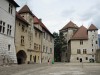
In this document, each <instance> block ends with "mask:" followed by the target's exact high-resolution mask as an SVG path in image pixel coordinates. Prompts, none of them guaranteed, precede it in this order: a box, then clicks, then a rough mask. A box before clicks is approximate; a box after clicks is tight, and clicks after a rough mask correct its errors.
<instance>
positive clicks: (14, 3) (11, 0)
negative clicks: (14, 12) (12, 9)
mask: <svg viewBox="0 0 100 75" xmlns="http://www.w3.org/2000/svg"><path fill="white" fill-rule="evenodd" d="M7 1H9V2H10V3H12V4H13V5H14V6H16V7H19V5H18V4H17V3H16V2H15V1H14V0H7Z"/></svg>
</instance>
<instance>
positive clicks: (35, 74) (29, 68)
mask: <svg viewBox="0 0 100 75" xmlns="http://www.w3.org/2000/svg"><path fill="white" fill-rule="evenodd" d="M0 75H100V64H98V63H83V64H82V63H55V64H50V65H48V64H30V65H13V66H5V67H0Z"/></svg>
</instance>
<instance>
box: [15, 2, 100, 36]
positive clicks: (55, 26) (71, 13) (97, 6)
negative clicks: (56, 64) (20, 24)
mask: <svg viewBox="0 0 100 75" xmlns="http://www.w3.org/2000/svg"><path fill="white" fill-rule="evenodd" d="M15 1H16V2H17V3H18V4H19V5H20V8H21V7H23V6H24V5H25V4H27V5H28V6H29V8H30V10H31V11H32V12H33V14H35V15H36V16H37V17H38V18H41V19H42V22H43V23H44V24H45V26H46V27H47V28H48V29H49V30H50V32H51V33H53V32H59V30H60V29H62V28H63V27H64V26H65V25H66V24H67V23H68V22H69V21H73V22H74V23H75V24H76V25H78V26H79V27H80V26H81V25H83V26H85V27H86V28H88V27H89V26H90V25H91V24H94V25H95V26H96V27H97V28H98V29H99V32H98V33H99V34H100V0H15ZM20 8H17V10H19V9H20Z"/></svg>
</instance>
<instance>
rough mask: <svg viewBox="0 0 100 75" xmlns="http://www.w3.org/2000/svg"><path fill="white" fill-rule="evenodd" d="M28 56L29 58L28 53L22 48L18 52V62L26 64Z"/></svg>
mask: <svg viewBox="0 0 100 75" xmlns="http://www.w3.org/2000/svg"><path fill="white" fill-rule="evenodd" d="M26 58H27V55H26V53H25V51H23V50H20V51H19V52H18V53H17V62H18V64H24V63H25V61H26Z"/></svg>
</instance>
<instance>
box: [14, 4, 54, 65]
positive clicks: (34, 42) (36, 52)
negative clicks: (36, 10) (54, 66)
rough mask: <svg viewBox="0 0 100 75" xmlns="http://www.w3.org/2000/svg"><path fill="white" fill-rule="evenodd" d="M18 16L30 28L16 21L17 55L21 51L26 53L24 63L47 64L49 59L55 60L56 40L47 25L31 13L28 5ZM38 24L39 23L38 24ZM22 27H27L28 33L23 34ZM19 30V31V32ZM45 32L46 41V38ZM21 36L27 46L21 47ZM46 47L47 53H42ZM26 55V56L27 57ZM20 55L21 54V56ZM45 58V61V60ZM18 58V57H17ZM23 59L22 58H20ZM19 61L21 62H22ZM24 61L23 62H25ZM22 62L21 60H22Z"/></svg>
mask: <svg viewBox="0 0 100 75" xmlns="http://www.w3.org/2000/svg"><path fill="white" fill-rule="evenodd" d="M18 14H19V15H20V16H21V17H22V18H23V19H24V20H25V21H26V22H28V23H29V25H28V27H26V25H25V24H23V20H22V21H21V26H19V20H16V26H17V27H16V39H15V40H16V42H15V43H16V49H17V53H18V52H19V51H22V50H23V51H24V53H23V55H24V56H23V57H24V58H25V57H26V59H23V60H24V63H25V62H26V63H27V62H29V63H32V62H33V63H45V62H46V63H47V61H48V59H50V60H53V58H54V38H53V35H52V34H51V33H50V32H49V30H48V29H47V28H46V27H45V25H44V24H43V23H42V22H41V21H40V20H39V19H38V18H37V21H36V19H35V18H36V16H35V15H34V14H33V13H32V12H31V11H30V9H29V7H28V6H27V5H25V6H23V7H22V8H21V9H20V10H19V12H18ZM37 22H38V23H37ZM22 25H25V28H26V29H27V32H21V31H22V30H21V28H22ZM18 30H19V31H18ZM44 32H45V37H46V38H45V39H44V38H43V37H44ZM21 35H23V36H24V37H25V42H26V43H25V46H21V45H20V42H21V41H20V39H18V38H20V37H21ZM44 45H45V52H42V51H43V50H42V49H43V48H44V47H43V46H44ZM25 54H26V55H25ZM19 55H20V54H19ZM43 57H44V58H45V59H43ZM17 58H18V56H17ZM20 59H21V58H20ZM20 59H19V60H20ZM23 60H22V61H23ZM20 61H21V60H20Z"/></svg>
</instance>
